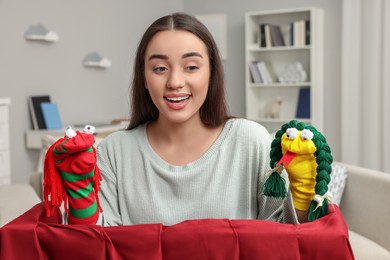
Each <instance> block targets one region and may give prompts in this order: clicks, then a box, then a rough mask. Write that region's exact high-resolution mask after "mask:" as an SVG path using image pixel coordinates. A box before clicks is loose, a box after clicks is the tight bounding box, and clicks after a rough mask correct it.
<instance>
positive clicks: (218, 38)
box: [195, 14, 227, 60]
mask: <svg viewBox="0 0 390 260" xmlns="http://www.w3.org/2000/svg"><path fill="white" fill-rule="evenodd" d="M195 17H196V18H197V19H198V20H199V21H201V22H202V23H203V24H204V25H205V26H206V27H207V29H209V31H210V32H211V34H212V35H213V37H214V40H215V42H216V43H217V46H218V49H219V52H220V54H221V58H222V59H223V60H226V59H227V15H226V14H202V15H195Z"/></svg>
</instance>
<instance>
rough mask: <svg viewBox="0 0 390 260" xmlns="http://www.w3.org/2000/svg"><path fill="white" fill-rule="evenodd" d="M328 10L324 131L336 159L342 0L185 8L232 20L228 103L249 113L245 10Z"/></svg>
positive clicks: (201, 3)
mask: <svg viewBox="0 0 390 260" xmlns="http://www.w3.org/2000/svg"><path fill="white" fill-rule="evenodd" d="M311 6H313V7H319V8H322V9H323V10H324V20H325V21H324V30H325V32H324V39H325V40H324V63H325V64H324V88H325V91H324V92H325V96H324V99H325V100H324V104H325V115H324V116H325V123H324V124H325V127H324V134H325V136H326V137H327V141H328V143H329V145H330V147H331V148H332V154H333V156H334V158H335V159H339V154H340V120H341V119H340V102H341V101H340V92H341V73H340V70H341V13H342V9H341V8H342V1H340V0H328V1H322V0H294V1H288V0H285V1H281V0H279V1H271V0H243V1H234V0H226V1H222V0H221V1H219V0H211V1H210V0H197V1H189V0H188V1H184V9H185V10H186V11H187V12H190V13H192V14H213V13H215V14H217V13H226V14H227V22H228V47H227V49H228V54H227V55H228V59H227V60H226V61H224V65H225V73H226V84H227V92H228V102H229V105H230V109H231V112H232V113H233V114H235V115H238V116H244V114H245V103H244V102H245V92H244V89H245V86H244V82H245V74H244V68H245V66H246V64H245V51H244V32H245V30H244V20H245V12H249V11H265V10H280V9H287V8H299V7H311Z"/></svg>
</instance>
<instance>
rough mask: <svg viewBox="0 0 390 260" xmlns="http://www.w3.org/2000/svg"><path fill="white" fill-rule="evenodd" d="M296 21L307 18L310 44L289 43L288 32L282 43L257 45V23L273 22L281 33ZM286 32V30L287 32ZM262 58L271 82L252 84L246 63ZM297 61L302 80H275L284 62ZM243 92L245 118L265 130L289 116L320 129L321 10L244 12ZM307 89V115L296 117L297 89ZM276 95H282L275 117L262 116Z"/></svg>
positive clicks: (321, 101)
mask: <svg viewBox="0 0 390 260" xmlns="http://www.w3.org/2000/svg"><path fill="white" fill-rule="evenodd" d="M300 20H308V21H310V30H309V31H308V32H309V34H310V45H304V46H291V45H290V42H289V41H288V40H287V39H289V37H290V36H289V35H287V37H285V43H286V45H285V46H275V47H261V46H260V25H261V24H275V25H279V26H280V27H281V28H282V32H285V33H286V32H287V31H289V30H288V29H286V28H288V26H289V25H290V24H291V23H293V22H295V21H300ZM287 34H288V33H287ZM284 36H286V35H284ZM255 61H264V62H265V63H266V64H267V66H268V68H269V69H270V70H271V71H273V74H274V75H273V83H271V84H264V83H253V80H252V77H251V73H250V69H249V67H250V64H251V63H252V62H255ZM293 62H300V63H301V64H302V67H303V69H304V70H305V71H306V72H307V79H306V80H305V81H304V82H294V83H281V82H279V81H278V79H277V75H279V74H280V73H281V72H282V71H283V70H284V69H285V68H286V66H287V65H288V64H291V63H293ZM245 82H246V83H245V86H246V87H245V91H246V117H247V118H248V119H251V120H254V121H257V122H259V123H261V124H263V125H264V126H265V127H266V128H267V129H268V131H270V132H274V131H276V130H278V129H279V128H280V126H281V125H282V124H284V123H285V122H288V121H290V120H291V119H298V120H300V121H303V122H306V123H309V124H312V125H314V126H315V127H316V128H317V129H318V130H319V131H322V130H323V124H324V123H323V121H324V101H323V98H324V95H323V11H322V10H321V9H318V8H301V9H286V10H277V11H261V12H249V13H246V14H245ZM302 87H308V88H310V118H296V111H297V106H298V95H299V90H300V89H301V88H302ZM277 96H280V97H281V98H282V105H281V107H280V113H279V118H267V117H266V116H265V114H266V110H267V106H269V105H268V104H269V103H271V102H272V101H273V100H274V99H275V98H276V97H277Z"/></svg>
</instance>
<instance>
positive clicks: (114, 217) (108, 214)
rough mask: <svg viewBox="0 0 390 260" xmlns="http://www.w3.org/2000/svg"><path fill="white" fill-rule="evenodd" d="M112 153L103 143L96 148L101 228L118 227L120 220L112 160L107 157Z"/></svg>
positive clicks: (120, 223) (115, 177)
mask: <svg viewBox="0 0 390 260" xmlns="http://www.w3.org/2000/svg"><path fill="white" fill-rule="evenodd" d="M112 152H113V151H111V150H110V147H108V145H107V144H106V142H104V140H103V141H102V142H101V143H100V144H99V146H98V148H97V160H98V166H99V168H100V173H101V175H102V179H103V180H102V182H101V189H100V193H99V196H100V203H101V205H102V208H103V214H102V217H101V218H99V221H100V223H98V224H100V225H102V226H120V225H122V219H121V214H120V207H119V200H118V189H117V176H116V174H115V172H116V171H115V170H114V166H115V164H114V163H113V161H112V160H113V158H112V157H109V156H108V155H109V154H110V153H112Z"/></svg>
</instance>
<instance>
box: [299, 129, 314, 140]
mask: <svg viewBox="0 0 390 260" xmlns="http://www.w3.org/2000/svg"><path fill="white" fill-rule="evenodd" d="M313 136H314V134H313V132H312V131H310V130H309V129H304V130H302V132H301V138H302V139H303V140H311V139H313Z"/></svg>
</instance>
